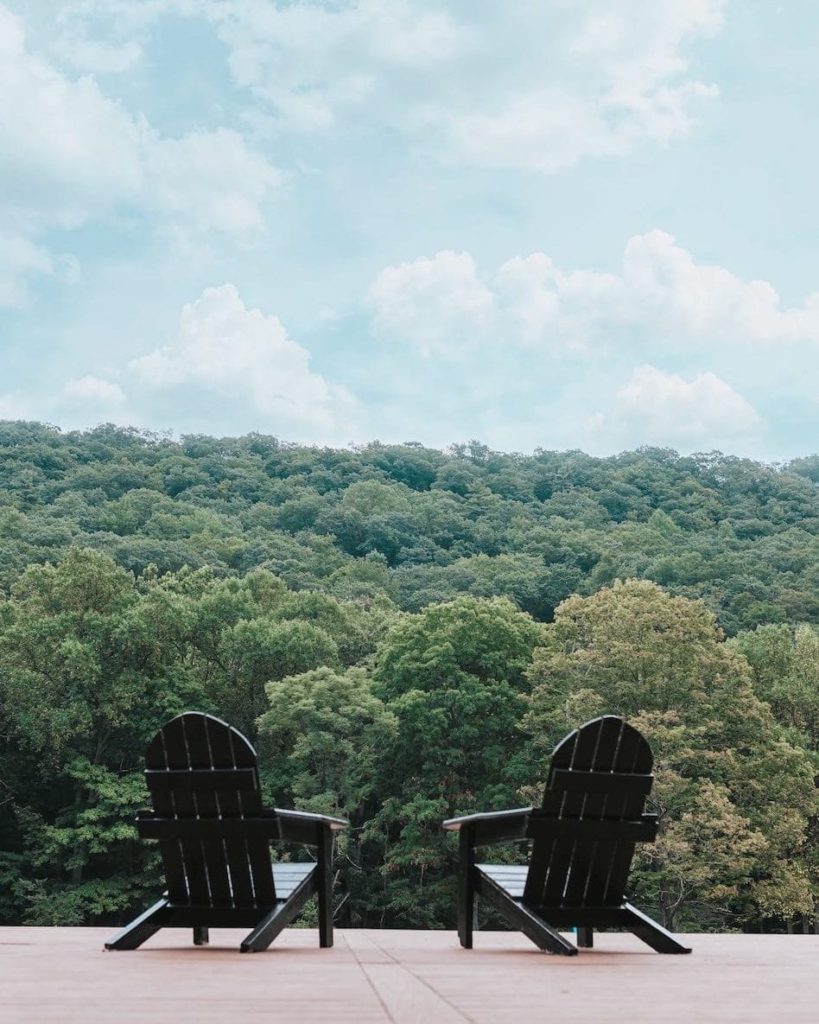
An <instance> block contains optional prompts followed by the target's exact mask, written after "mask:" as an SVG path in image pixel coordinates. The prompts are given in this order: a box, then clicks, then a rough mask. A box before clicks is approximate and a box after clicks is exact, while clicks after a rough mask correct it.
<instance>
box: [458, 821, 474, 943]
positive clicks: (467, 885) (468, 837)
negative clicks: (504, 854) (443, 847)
mask: <svg viewBox="0 0 819 1024" xmlns="http://www.w3.org/2000/svg"><path fill="white" fill-rule="evenodd" d="M458 860H459V864H458V939H459V940H460V943H461V945H462V946H463V948H464V949H472V929H473V925H474V920H475V878H474V873H475V865H474V862H475V847H474V845H473V841H472V829H471V828H469V827H468V826H465V827H464V828H462V829H461V831H460V834H459V836H458Z"/></svg>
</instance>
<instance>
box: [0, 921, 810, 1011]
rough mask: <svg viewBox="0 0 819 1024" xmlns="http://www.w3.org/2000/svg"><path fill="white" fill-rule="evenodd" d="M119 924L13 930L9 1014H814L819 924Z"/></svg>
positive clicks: (2, 1006)
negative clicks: (332, 940)
mask: <svg viewBox="0 0 819 1024" xmlns="http://www.w3.org/2000/svg"><path fill="white" fill-rule="evenodd" d="M109 933H110V929H106V930H101V929H97V928H0V1019H2V1020H3V1021H4V1024H17V1022H22V1021H25V1022H27V1024H47V1022H52V1021H53V1022H60V1024H69V1022H72V1021H83V1022H86V1024H102V1022H105V1024H111V1022H117V1024H125V1022H134V1024H137V1022H138V1024H148V1022H150V1024H162V1022H168V1024H187V1022H189V1021H190V1022H193V1021H195V1022H197V1024H210V1022H214V1024H217V1022H218V1024H225V1022H233V1021H235V1022H237V1024H245V1022H249V1021H266V1022H270V1021H286V1022H299V1024H302V1022H304V1024H307V1022H311V1021H322V1022H328V1021H330V1022H334V1021H339V1022H344V1021H356V1022H360V1024H367V1022H370V1021H393V1022H396V1024H409V1022H412V1024H438V1022H440V1024H456V1022H464V1021H471V1022H473V1024H503V1022H506V1021H510V1022H511V1021H515V1022H520V1021H526V1022H527V1024H535V1022H538V1021H553V1022H562V1021H572V1022H577V1024H586V1022H589V1024H591V1022H594V1024H598V1022H605V1021H627V1022H629V1024H638V1022H643V1021H645V1022H652V1024H654V1022H661V1024H672V1022H683V1021H684V1022H686V1024H690V1022H696V1024H701V1022H708V1021H719V1022H720V1024H728V1022H732V1021H737V1022H740V1021H741V1022H743V1024H750V1022H754V1021H765V1022H766V1024H770V1022H773V1021H788V1024H794V1022H796V1021H805V1022H807V1021H810V1022H812V1024H813V1022H815V1021H816V1020H817V1019H819V1010H817V1006H819V936H812V935H804V936H803V935H794V936H785V935H782V936H766V935H689V936H686V939H687V940H690V944H691V945H692V946H693V947H694V952H693V953H692V954H691V955H690V956H660V955H658V954H656V953H653V952H652V951H651V950H649V949H648V948H647V947H645V946H643V945H642V944H641V943H640V942H638V941H637V940H636V939H634V938H633V937H631V936H629V935H621V934H609V935H601V936H599V937H598V936H596V937H595V941H596V943H597V945H596V947H595V948H594V949H593V950H583V951H581V953H580V955H579V956H577V957H557V956H550V955H548V954H544V953H540V952H539V951H538V950H536V949H535V947H534V946H532V945H531V943H529V942H528V941H527V940H526V939H524V938H523V937H522V936H520V935H515V934H511V933H498V932H480V933H478V934H476V936H475V949H474V950H471V951H468V950H462V949H461V948H460V947H459V946H458V942H457V939H456V937H455V935H454V933H452V932H409V931H380V932H379V931H337V932H336V945H335V947H334V948H333V949H329V950H320V949H319V948H318V942H317V939H316V933H315V932H313V931H306V930H298V929H291V930H289V931H286V932H285V933H284V934H283V935H282V936H281V937H280V938H279V939H278V940H277V941H276V943H275V944H274V945H273V946H272V947H271V948H270V949H269V950H268V951H267V952H266V953H259V954H247V955H241V954H240V953H238V952H237V948H236V947H237V945H238V942H239V938H240V937H241V936H240V934H239V933H238V932H233V931H230V932H227V931H218V930H215V931H213V932H211V945H210V946H208V947H201V948H196V947H193V946H192V945H190V937H189V935H188V933H187V932H181V931H179V932H173V931H165V932H160V933H159V934H158V935H156V936H155V937H154V938H152V939H151V940H150V941H149V942H148V943H147V944H146V945H145V946H144V947H143V948H142V949H140V950H137V951H136V952H131V953H105V952H103V950H102V943H103V940H104V939H105V938H107V937H108V935H109Z"/></svg>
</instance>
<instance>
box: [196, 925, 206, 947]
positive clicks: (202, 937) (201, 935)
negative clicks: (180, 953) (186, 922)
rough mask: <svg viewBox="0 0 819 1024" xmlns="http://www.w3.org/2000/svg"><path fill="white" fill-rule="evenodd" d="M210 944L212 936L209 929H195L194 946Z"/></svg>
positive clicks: (200, 927)
mask: <svg viewBox="0 0 819 1024" xmlns="http://www.w3.org/2000/svg"><path fill="white" fill-rule="evenodd" d="M209 942H210V935H209V933H208V929H207V928H204V927H202V926H199V927H197V928H194V929H193V944H194V946H207V944H208V943H209Z"/></svg>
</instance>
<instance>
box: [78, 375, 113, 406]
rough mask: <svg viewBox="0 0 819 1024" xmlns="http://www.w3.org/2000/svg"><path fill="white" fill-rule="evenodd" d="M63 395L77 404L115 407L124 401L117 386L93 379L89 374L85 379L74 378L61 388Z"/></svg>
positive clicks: (96, 378) (106, 381)
mask: <svg viewBox="0 0 819 1024" xmlns="http://www.w3.org/2000/svg"><path fill="white" fill-rule="evenodd" d="M63 393H64V394H65V396H66V397H67V398H70V399H75V400H77V401H78V402H89V403H94V404H101V405H108V404H114V405H116V404H118V403H120V402H124V401H125V394H124V392H123V390H122V388H121V387H120V386H119V384H116V383H114V382H113V381H110V380H103V379H102V378H100V377H94V376H93V375H91V374H88V375H87V376H85V377H75V378H74V379H72V380H70V381H68V383H67V384H66V385H65V387H64V388H63Z"/></svg>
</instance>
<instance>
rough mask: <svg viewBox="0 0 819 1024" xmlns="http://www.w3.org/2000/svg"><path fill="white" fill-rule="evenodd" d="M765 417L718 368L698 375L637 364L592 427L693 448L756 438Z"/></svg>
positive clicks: (602, 433)
mask: <svg viewBox="0 0 819 1024" xmlns="http://www.w3.org/2000/svg"><path fill="white" fill-rule="evenodd" d="M764 426H765V424H764V421H763V420H762V418H761V417H760V416H759V415H758V414H757V412H756V411H755V410H754V408H753V406H751V404H750V403H749V402H748V401H747V400H746V399H745V398H743V396H742V395H740V394H739V393H738V392H736V391H735V390H734V389H733V388H732V387H731V386H730V385H729V384H727V383H726V382H725V381H724V380H722V379H721V378H720V377H717V376H716V375H715V374H713V373H701V374H699V375H698V376H696V377H694V378H693V380H690V381H687V380H685V379H684V378H683V377H681V376H679V375H677V374H674V373H667V372H665V371H664V370H660V369H658V368H657V367H655V366H640V367H638V368H637V369H636V370H635V371H634V372H633V374H632V375H631V378H630V379H629V380H628V381H627V383H626V384H625V385H624V386H623V387H622V388H620V390H619V391H618V392H617V393H616V395H615V397H614V401H613V404H612V407H611V409H610V411H609V412H607V413H600V414H597V416H596V417H595V418H594V420H593V422H592V428H593V433H594V434H596V435H597V436H598V437H600V438H604V439H605V444H606V445H607V447H610V446H611V445H612V443H613V442H614V443H617V442H618V441H619V443H621V444H622V445H623V446H625V447H629V446H634V445H640V444H655V445H670V446H674V447H679V448H681V449H684V450H687V451H691V450H692V449H693V448H696V447H698V446H701V445H703V444H704V445H706V446H708V447H729V448H730V447H731V446H732V445H735V444H737V443H738V442H747V441H749V440H750V439H754V438H757V437H758V436H759V435H760V433H761V432H762V430H763V429H764Z"/></svg>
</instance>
